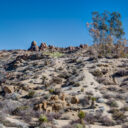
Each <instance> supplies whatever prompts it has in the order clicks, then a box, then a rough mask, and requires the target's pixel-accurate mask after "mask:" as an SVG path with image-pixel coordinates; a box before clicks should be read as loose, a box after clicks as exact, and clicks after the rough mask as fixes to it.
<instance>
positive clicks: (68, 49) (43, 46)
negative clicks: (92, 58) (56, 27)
mask: <svg viewBox="0 0 128 128" xmlns="http://www.w3.org/2000/svg"><path fill="white" fill-rule="evenodd" d="M87 48H88V45H87V44H81V45H80V46H78V47H73V46H69V47H66V48H59V47H55V46H53V45H49V46H48V45H47V44H46V43H41V45H40V46H39V47H38V46H37V43H36V41H32V43H31V46H30V48H29V49H28V50H29V51H44V50H46V49H48V50H52V51H61V52H73V51H76V50H79V49H87Z"/></svg>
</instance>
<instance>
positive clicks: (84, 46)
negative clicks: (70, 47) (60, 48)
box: [80, 44, 88, 49]
mask: <svg viewBox="0 0 128 128" xmlns="http://www.w3.org/2000/svg"><path fill="white" fill-rule="evenodd" d="M87 47H88V45H87V44H80V48H83V49H85V48H87Z"/></svg>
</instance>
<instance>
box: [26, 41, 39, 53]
mask: <svg viewBox="0 0 128 128" xmlns="http://www.w3.org/2000/svg"><path fill="white" fill-rule="evenodd" d="M28 50H30V51H39V47H38V46H37V43H36V41H33V42H32V43H31V47H30V48H29V49H28Z"/></svg>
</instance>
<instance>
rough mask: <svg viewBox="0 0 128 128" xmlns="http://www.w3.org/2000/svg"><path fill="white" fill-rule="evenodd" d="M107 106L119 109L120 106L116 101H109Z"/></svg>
mask: <svg viewBox="0 0 128 128" xmlns="http://www.w3.org/2000/svg"><path fill="white" fill-rule="evenodd" d="M107 105H109V106H110V107H118V104H117V102H116V101H115V100H109V101H108V102H107Z"/></svg>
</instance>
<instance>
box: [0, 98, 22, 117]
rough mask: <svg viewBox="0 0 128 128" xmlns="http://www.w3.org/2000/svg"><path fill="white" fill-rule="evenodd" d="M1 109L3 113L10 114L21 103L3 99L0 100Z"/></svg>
mask: <svg viewBox="0 0 128 128" xmlns="http://www.w3.org/2000/svg"><path fill="white" fill-rule="evenodd" d="M0 104H1V105H0V106H1V110H2V111H3V112H5V113H9V114H12V112H13V111H14V110H15V109H16V108H17V107H20V106H21V105H22V104H21V103H20V102H18V101H14V100H4V101H2V102H0Z"/></svg>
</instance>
